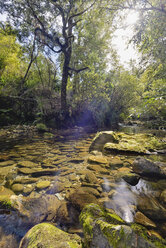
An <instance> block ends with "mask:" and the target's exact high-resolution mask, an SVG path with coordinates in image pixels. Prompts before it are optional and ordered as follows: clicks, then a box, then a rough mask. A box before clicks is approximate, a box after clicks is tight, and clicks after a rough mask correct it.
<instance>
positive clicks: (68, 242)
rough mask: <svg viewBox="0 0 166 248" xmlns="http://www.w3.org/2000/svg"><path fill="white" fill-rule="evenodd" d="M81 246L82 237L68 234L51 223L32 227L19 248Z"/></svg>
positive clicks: (74, 247) (77, 247)
mask: <svg viewBox="0 0 166 248" xmlns="http://www.w3.org/2000/svg"><path fill="white" fill-rule="evenodd" d="M37 247H43V248H55V247H56V248H81V247H82V245H81V238H80V237H79V236H77V235H75V234H68V233H66V232H64V231H62V230H60V229H58V228H57V227H55V226H53V225H51V224H49V223H41V224H38V225H36V226H34V227H32V228H31V229H30V230H29V231H28V232H27V234H26V235H25V236H24V237H23V239H22V240H21V242H20V246H19V248H37Z"/></svg>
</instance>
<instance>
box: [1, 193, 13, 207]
mask: <svg viewBox="0 0 166 248" xmlns="http://www.w3.org/2000/svg"><path fill="white" fill-rule="evenodd" d="M0 206H2V207H4V208H6V209H11V208H12V202H11V200H10V198H9V196H8V195H0Z"/></svg>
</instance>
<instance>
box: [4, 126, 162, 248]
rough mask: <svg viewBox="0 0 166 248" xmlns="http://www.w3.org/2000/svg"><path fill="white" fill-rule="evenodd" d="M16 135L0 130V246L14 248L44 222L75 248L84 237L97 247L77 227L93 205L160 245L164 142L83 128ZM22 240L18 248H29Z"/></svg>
mask: <svg viewBox="0 0 166 248" xmlns="http://www.w3.org/2000/svg"><path fill="white" fill-rule="evenodd" d="M21 128H22V127H19V128H15V129H13V130H12V129H3V130H1V131H0V137H1V141H0V146H1V152H0V247H4V248H7V247H9V248H10V247H11V248H17V247H19V243H20V240H21V239H22V238H23V236H24V235H25V234H26V233H27V231H28V230H30V229H31V228H32V227H34V226H35V225H37V224H39V223H43V222H44V223H52V224H53V225H54V226H55V227H56V228H60V229H61V230H63V231H65V233H66V232H67V233H68V234H69V235H70V234H74V235H77V238H78V237H79V238H78V240H77V238H76V240H77V241H78V242H77V243H78V246H74V247H82V245H81V239H80V237H81V238H82V237H83V236H84V234H85V238H86V242H87V247H88V245H89V247H94V246H93V245H91V242H88V241H87V234H86V231H85V230H84V234H83V230H82V225H83V224H82V225H80V221H79V215H80V213H81V211H82V210H83V209H84V207H85V206H86V205H88V204H92V203H93V204H97V205H98V206H99V208H100V207H101V208H102V207H104V208H106V209H111V210H112V211H115V213H116V214H117V215H118V216H119V217H120V218H122V220H123V221H125V223H127V225H128V224H129V225H130V224H131V223H137V224H139V225H141V226H142V227H144V228H146V229H147V235H149V238H153V239H156V240H158V242H161V243H162V244H163V245H165V243H164V242H165V241H164V240H165V238H166V190H165V188H166V169H165V168H166V164H165V162H166V161H165V155H164V154H165V138H164V137H163V136H162V137H160V138H159V139H158V138H157V137H155V136H153V135H149V134H148V135H145V134H140V135H138V134H137V135H134V134H130V135H129V134H126V133H122V132H121V133H117V132H102V133H100V134H98V135H97V136H96V134H94V133H87V130H84V129H82V128H74V129H71V130H66V131H61V132H57V131H53V130H51V132H43V133H42V134H39V133H38V132H37V130H36V129H35V127H33V128H31V127H27V128H26V127H24V128H22V129H21ZM14 130H15V131H14ZM48 131H50V130H48ZM95 136H96V138H95V139H94V137H95ZM154 159H155V160H156V159H157V160H158V161H157V162H156V161H154ZM95 206H96V205H95ZM99 217H100V216H99ZM83 226H84V225H83ZM44 228H46V232H47V231H49V230H50V228H51V230H52V226H51V227H50V226H46V227H44ZM36 230H37V232H38V229H36ZM54 231H55V230H53V232H54ZM35 232H36V231H35ZM58 235H61V236H62V237H63V236H65V235H64V234H63V233H60V234H58ZM64 239H65V238H64ZM73 239H74V238H73ZM25 240H26V238H25V239H24V240H23V241H22V243H20V247H30V246H22V244H23V243H24V242H27V241H25ZM66 240H67V241H64V242H66V245H65V246H60V245H59V246H58V244H57V246H56V247H72V246H67V245H69V244H70V242H72V241H71V240H72V238H71V237H70V238H69V237H68V236H67V237H66ZM52 242H55V240H54V241H52ZM57 242H58V241H57ZM95 242H96V241H93V242H92V243H95ZM105 244H107V242H106V243H105ZM90 245H91V246H90ZM32 247H33V246H32ZM34 247H37V246H34ZM50 247H52V246H50ZM105 247H107V246H105ZM108 247H109V246H108ZM110 247H111V246H110ZM112 247H114V246H112ZM117 247H121V246H117ZM138 247H141V246H138ZM142 247H143V246H142ZM147 247H157V246H156V245H155V246H147ZM158 247H159V246H158ZM161 247H164V246H161ZM103 248H104V247H103Z"/></svg>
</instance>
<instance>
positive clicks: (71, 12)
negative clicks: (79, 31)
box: [2, 0, 96, 115]
mask: <svg viewBox="0 0 166 248" xmlns="http://www.w3.org/2000/svg"><path fill="white" fill-rule="evenodd" d="M95 2H96V1H95V0H94V1H85V0H84V1H83V0H82V1H74V0H70V1H67V0H66V1H61V0H48V1H37V0H33V1H32V0H26V1H25V0H21V1H17V0H12V1H10V2H9V1H4V3H3V4H2V5H3V6H2V7H3V9H5V10H6V11H7V12H8V14H9V16H10V18H13V23H14V25H15V26H16V27H17V28H18V29H21V31H22V34H23V33H24V35H26V36H27V37H28V36H29V37H31V36H32V35H34V36H35V39H36V40H37V41H38V43H40V44H42V45H43V46H46V47H47V49H49V51H52V52H53V53H56V54H57V55H56V58H58V57H59V56H58V54H61V53H62V54H63V59H62V60H63V65H62V79H61V110H62V112H64V115H65V114H66V112H67V102H66V89H67V84H68V79H69V77H70V74H71V72H72V71H76V72H81V71H82V70H85V69H86V68H82V67H81V66H80V67H79V68H73V67H71V66H70V62H71V57H72V44H73V41H74V39H75V36H76V33H75V32H74V30H75V27H76V26H77V24H78V23H79V22H81V21H82V19H81V16H82V15H84V13H86V12H87V11H90V10H91V9H92V7H93V6H94V5H95ZM26 40H27V39H26Z"/></svg>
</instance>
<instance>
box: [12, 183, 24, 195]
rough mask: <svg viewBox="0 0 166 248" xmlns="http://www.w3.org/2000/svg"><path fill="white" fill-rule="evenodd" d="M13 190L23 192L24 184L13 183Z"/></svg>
mask: <svg viewBox="0 0 166 248" xmlns="http://www.w3.org/2000/svg"><path fill="white" fill-rule="evenodd" d="M12 190H13V191H14V192H15V193H21V192H22V191H23V190H24V186H23V185H22V184H13V185H12Z"/></svg>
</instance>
